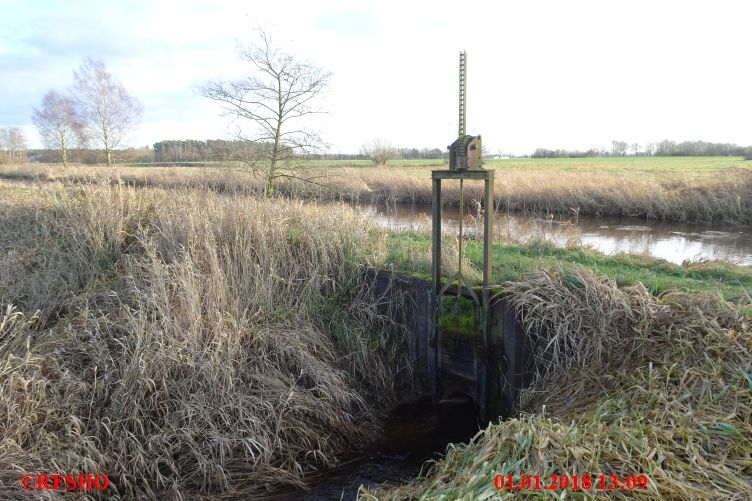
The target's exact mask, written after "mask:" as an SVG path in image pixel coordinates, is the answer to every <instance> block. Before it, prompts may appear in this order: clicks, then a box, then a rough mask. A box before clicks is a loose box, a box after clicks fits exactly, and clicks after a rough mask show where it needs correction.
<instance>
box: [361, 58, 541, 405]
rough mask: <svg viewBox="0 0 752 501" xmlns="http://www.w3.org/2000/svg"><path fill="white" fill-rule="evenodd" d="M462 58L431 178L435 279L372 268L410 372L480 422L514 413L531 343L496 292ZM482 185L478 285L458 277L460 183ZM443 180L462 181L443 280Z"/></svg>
mask: <svg viewBox="0 0 752 501" xmlns="http://www.w3.org/2000/svg"><path fill="white" fill-rule="evenodd" d="M466 84H467V57H466V54H465V53H464V52H462V53H460V92H459V97H460V99H459V131H458V137H457V139H456V140H455V141H454V142H453V143H452V144H451V145H450V146H449V170H434V171H432V172H431V178H432V180H433V181H432V183H433V226H432V230H433V231H432V276H431V280H430V281H429V280H426V279H425V277H419V276H411V275H408V274H395V273H392V272H389V271H385V270H370V271H368V272H367V274H366V278H367V282H370V283H371V289H370V290H371V291H372V296H373V298H372V299H373V302H374V304H375V305H376V308H377V311H378V312H379V313H380V314H382V315H385V316H388V317H390V318H391V319H392V320H393V321H394V322H395V323H397V324H400V325H402V326H403V327H404V331H405V332H406V333H407V335H408V336H409V339H408V344H409V346H410V348H411V351H412V353H413V357H414V372H415V373H416V374H417V375H419V376H423V377H421V378H420V379H423V381H424V387H425V388H426V389H430V391H431V393H432V395H433V398H434V399H435V400H441V399H444V398H453V397H456V396H457V395H463V396H465V397H469V398H470V399H471V400H472V401H473V402H474V403H475V404H476V405H477V407H478V409H479V411H480V415H481V417H482V419H484V420H485V419H495V418H497V417H499V416H502V417H508V416H512V415H515V414H516V413H517V411H518V410H519V406H520V398H519V397H520V390H521V389H523V388H525V387H526V386H528V385H529V384H530V382H531V381H532V378H533V357H532V354H533V347H534V343H533V341H532V340H531V339H530V338H529V337H528V336H527V335H526V333H525V331H524V329H522V326H521V324H520V322H519V320H518V318H517V314H516V312H515V309H514V307H513V306H512V304H511V303H510V302H509V301H508V300H507V299H505V298H504V297H502V296H500V295H499V294H493V292H494V291H496V292H498V289H494V288H493V286H492V281H493V280H492V273H491V272H492V269H491V252H492V249H491V239H492V236H491V220H492V217H493V181H494V171H493V170H486V169H484V168H483V167H482V156H481V153H482V149H481V148H482V146H481V137H480V136H470V135H467V133H466V131H465V118H466V116H465V115H466V112H465V105H466ZM465 180H476V181H483V182H484V187H485V189H484V205H485V216H484V218H483V219H484V221H483V228H484V232H483V283H482V286H481V287H478V286H477V284H475V285H474V284H471V283H468V280H467V279H466V278H465V276H464V275H463V272H462V259H463V248H464V236H463V217H464V203H465V201H464V193H463V190H464V181H465ZM442 181H459V185H460V224H459V235H458V238H459V246H458V249H459V252H458V256H457V258H458V265H457V273H455V274H454V275H453V276H451V277H444V276H442V269H441V263H442V259H441V253H442V249H441V238H442V229H441V205H442V201H441V188H442Z"/></svg>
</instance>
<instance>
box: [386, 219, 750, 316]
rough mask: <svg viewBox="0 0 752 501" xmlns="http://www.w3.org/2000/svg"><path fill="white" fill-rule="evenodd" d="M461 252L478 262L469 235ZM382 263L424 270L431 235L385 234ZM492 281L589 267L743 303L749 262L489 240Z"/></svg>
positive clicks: (627, 281)
mask: <svg viewBox="0 0 752 501" xmlns="http://www.w3.org/2000/svg"><path fill="white" fill-rule="evenodd" d="M465 252H466V254H465V255H466V257H467V258H468V259H469V261H470V262H471V263H472V264H473V265H474V266H475V267H477V268H478V269H481V266H482V263H483V243H482V242H480V241H469V242H467V245H466V251H465ZM386 260H387V264H389V265H391V266H393V267H394V268H395V269H398V270H400V271H406V272H410V273H416V272H417V273H422V274H430V272H431V239H430V236H428V235H424V234H419V233H394V234H392V235H390V237H389V243H388V252H387V257H386ZM492 261H493V263H492V269H493V283H494V284H500V283H502V282H505V281H508V280H519V279H521V278H522V277H524V275H525V274H526V273H528V272H530V271H533V270H535V269H539V268H560V269H564V270H566V269H568V268H571V267H574V266H582V267H586V268H590V269H591V270H593V271H595V272H596V273H599V274H602V275H606V276H608V277H610V278H612V279H614V280H615V281H616V282H617V283H618V284H619V285H633V284H636V283H638V282H640V283H642V284H644V285H645V287H647V288H648V290H650V291H651V292H652V293H653V294H656V295H657V294H660V293H662V292H665V291H668V290H672V289H678V290H683V291H687V292H705V293H713V294H718V295H720V296H721V297H723V298H724V299H726V300H728V301H733V302H738V303H744V302H747V301H748V300H749V295H748V293H750V291H752V268H751V267H748V266H739V265H735V264H731V263H727V262H723V261H708V262H702V263H696V264H691V265H688V266H681V265H677V264H673V263H670V262H668V261H665V260H663V259H656V258H653V257H650V256H645V255H638V254H624V253H621V254H616V255H605V254H602V253H600V252H598V251H595V250H592V249H588V248H583V247H573V248H560V247H555V246H553V245H551V244H546V243H543V244H537V245H528V246H522V245H509V244H494V245H493V259H492Z"/></svg>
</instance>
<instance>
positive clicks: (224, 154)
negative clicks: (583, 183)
mask: <svg viewBox="0 0 752 501" xmlns="http://www.w3.org/2000/svg"><path fill="white" fill-rule="evenodd" d="M264 147H265V146H264V145H263V144H260V143H253V142H250V141H231V140H225V139H209V140H195V139H186V140H170V141H159V142H157V143H154V145H153V147H149V146H144V147H141V148H127V149H122V150H117V151H115V152H114V153H115V156H116V160H117V162H119V163H142V164H151V163H154V164H160V163H166V164H171V165H174V164H176V163H192V164H201V163H208V162H222V161H227V160H234V159H238V158H242V157H243V156H244V155H245V154H247V153H248V152H249V150H253V149H258V148H264ZM5 149H7V150H10V149H9V148H0V150H5ZM23 154H24V159H28V161H30V162H40V163H57V162H60V150H52V149H34V150H25V149H24V150H23ZM69 155H70V161H71V162H74V163H79V164H99V163H104V162H105V161H106V154H105V151H104V150H100V149H88V148H87V149H83V148H79V149H72V150H70V152H69ZM491 156H494V155H491ZM496 156H507V155H496ZM526 156H528V155H523V157H526ZM529 156H530V157H532V158H587V157H623V156H745V158H747V159H748V160H752V146H751V147H746V148H745V147H742V146H739V145H736V144H730V143H709V142H705V141H684V142H681V143H677V142H675V141H668V140H666V141H661V142H659V143H648V144H645V145H640V144H637V143H632V144H628V143H626V142H623V141H613V142H612V148H611V149H605V148H602V147H597V148H595V147H594V148H591V149H589V150H585V151H581V150H564V149H557V150H551V149H546V148H538V149H537V150H535V152H534V153H533V154H532V155H529ZM306 158H308V159H311V160H367V159H368V158H367V157H366V156H365V155H364V154H362V153H326V154H309V155H307V156H306ZM395 158H401V159H404V160H420V159H434V160H445V159H446V158H447V153H446V152H445V151H442V150H441V149H439V148H421V149H418V148H397V156H396V157H395ZM0 160H2V158H0ZM16 162H17V163H20V161H18V160H16Z"/></svg>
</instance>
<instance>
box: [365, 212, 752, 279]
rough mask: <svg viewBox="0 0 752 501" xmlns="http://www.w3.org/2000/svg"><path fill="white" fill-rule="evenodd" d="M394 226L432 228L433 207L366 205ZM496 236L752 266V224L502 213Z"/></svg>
mask: <svg viewBox="0 0 752 501" xmlns="http://www.w3.org/2000/svg"><path fill="white" fill-rule="evenodd" d="M364 210H365V211H366V212H368V213H372V214H375V215H378V217H379V219H380V220H381V221H382V222H383V223H384V224H385V225H386V226H387V227H389V228H392V229H404V228H424V229H428V230H430V228H431V208H430V207H427V206H411V205H389V206H386V205H378V206H371V207H366V208H364ZM477 216H478V215H477V214H475V213H474V212H473V211H466V212H465V217H464V227H465V228H466V231H467V232H468V233H473V232H482V231H483V225H482V222H481V221H480V219H479V218H478V217H477ZM442 219H443V228H445V229H454V230H456V229H457V227H458V225H459V210H458V209H457V208H456V207H444V208H443V209H442ZM493 229H494V235H495V238H502V239H505V240H509V241H528V240H531V239H534V238H544V239H548V240H552V241H555V242H556V243H557V244H559V245H565V244H566V243H567V241H568V240H571V239H579V241H580V242H581V243H582V244H584V245H589V246H592V247H594V248H596V249H598V250H600V251H601V252H604V253H606V254H612V253H616V252H632V253H638V254H640V253H643V252H649V253H650V254H651V255H653V256H655V257H659V258H663V259H665V260H667V261H670V262H673V263H678V264H680V263H682V262H683V261H685V260H698V259H724V260H727V261H732V262H735V263H739V264H744V265H752V227H748V226H729V225H717V224H716V225H701V224H680V223H671V222H660V221H648V220H642V219H635V218H613V217H593V216H579V217H575V216H574V215H572V216H571V217H566V216H565V215H555V216H553V217H550V216H549V218H536V217H532V216H525V215H519V216H517V215H513V216H507V215H504V214H501V215H498V216H497V217H496V218H495V220H494V224H493Z"/></svg>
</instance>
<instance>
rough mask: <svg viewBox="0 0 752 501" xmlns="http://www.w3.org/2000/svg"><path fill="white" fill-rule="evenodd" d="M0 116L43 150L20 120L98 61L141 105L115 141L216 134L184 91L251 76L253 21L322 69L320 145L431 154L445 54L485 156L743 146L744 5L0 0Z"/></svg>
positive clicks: (222, 124)
mask: <svg viewBox="0 0 752 501" xmlns="http://www.w3.org/2000/svg"><path fill="white" fill-rule="evenodd" d="M0 12H2V13H3V15H2V16H0V126H21V127H23V128H24V131H25V132H26V135H27V138H28V142H29V145H30V146H31V147H41V143H40V140H39V137H38V135H37V134H36V131H35V129H34V126H33V125H32V124H31V118H30V117H31V113H32V109H33V107H35V106H37V107H38V106H39V105H40V103H41V100H42V97H43V96H44V94H45V93H46V92H47V91H48V90H51V89H56V90H59V91H63V90H65V89H66V88H67V87H68V86H70V85H71V83H72V80H73V76H72V72H73V70H74V69H75V68H76V67H77V66H78V64H79V63H80V61H81V60H82V58H84V57H87V56H95V57H99V58H101V59H102V60H103V61H104V62H105V64H106V65H107V67H108V69H109V71H110V72H111V73H113V74H114V75H115V76H116V77H117V78H119V79H120V81H121V82H122V83H123V85H124V86H125V88H126V89H127V90H128V91H129V92H130V93H131V94H132V95H134V96H136V97H137V98H138V99H139V100H140V101H141V102H142V103H143V106H144V115H143V119H142V123H141V125H140V126H139V127H138V128H137V129H136V130H135V131H134V132H133V133H132V134H131V136H130V137H129V138H128V141H127V143H128V145H131V146H136V147H139V146H145V145H152V144H154V143H155V142H157V141H160V140H167V139H216V138H226V137H229V135H230V134H231V133H232V131H233V126H232V125H231V122H230V120H229V118H227V117H225V116H222V110H221V108H220V107H219V106H218V105H217V104H216V103H214V102H212V101H210V100H208V99H206V98H204V97H201V96H200V95H199V94H198V93H197V92H196V89H197V88H198V87H199V86H201V85H202V84H205V83H206V82H207V81H208V80H211V79H216V78H223V79H232V78H238V77H241V76H242V75H244V74H245V73H247V71H248V70H249V68H248V66H247V64H246V65H244V64H243V63H242V62H241V61H240V60H239V59H238V57H237V48H238V47H240V46H244V45H247V44H249V43H252V42H253V41H254V40H255V38H254V37H255V32H254V29H256V28H258V27H260V28H262V29H264V30H265V31H266V32H268V33H270V34H271V36H272V39H273V40H274V41H275V42H276V43H279V45H281V46H282V47H283V48H285V49H286V50H288V51H289V52H290V53H292V54H294V55H295V56H296V57H297V58H299V59H301V60H303V61H306V62H309V63H311V64H314V65H316V66H319V67H321V68H323V69H325V70H328V71H330V72H331V73H332V77H331V82H330V85H329V88H328V90H327V92H326V94H325V95H324V96H323V97H322V100H321V102H320V107H321V108H323V109H325V110H327V114H326V115H321V116H318V117H317V119H316V121H315V122H314V123H312V124H311V125H312V126H314V127H315V128H316V129H318V130H319V131H320V132H321V135H322V136H323V138H324V139H325V140H326V141H327V142H328V143H329V144H330V147H329V150H330V151H332V152H357V151H358V150H359V149H360V148H361V146H362V145H363V144H364V143H367V142H370V141H373V140H374V139H381V140H383V141H387V142H391V143H392V144H394V145H396V146H400V147H417V148H423V147H428V148H442V149H443V148H445V147H446V146H447V145H448V144H449V143H451V142H452V141H453V140H454V139H455V137H456V134H457V92H458V89H457V87H458V83H457V71H458V54H459V51H460V50H466V51H467V54H468V70H467V73H468V76H467V79H468V83H467V94H468V97H467V122H468V133H471V134H482V136H483V143H484V146H485V147H487V148H488V150H489V151H491V152H493V153H496V152H505V153H512V154H525V153H531V152H532V151H533V150H534V149H535V148H538V147H546V148H565V149H587V148H590V147H594V146H595V147H606V148H608V147H610V144H611V140H613V139H616V140H623V141H627V142H629V143H630V144H631V143H634V142H637V143H640V144H644V143H646V142H656V141H660V140H663V139H673V140H678V141H682V140H698V139H701V140H705V141H712V142H731V143H737V144H741V145H752V90H751V89H752V64H750V58H751V53H752V50H751V49H752V38H750V34H749V20H750V19H752V2H750V1H749V0H740V1H726V0H713V1H710V0H708V1H704V2H699V1H693V0H684V1H672V0H651V1H642V0H631V1H620V0H609V1H605V0H598V1H580V0H569V1H526V2H522V1H519V0H518V1H505V0H500V1H493V2H491V1H489V2H483V1H476V2H441V1H430V2H422V1H410V2H408V1H401V2H392V1H389V0H379V1H358V0H350V1H332V0H317V1H315V2H311V1H307V2H306V1H301V2H292V1H284V0H277V1H275V2H257V1H248V0H244V1H234V0H233V1H218V0H214V1H204V0H182V1H160V0H146V1H141V0H134V1H120V2H102V1H85V0H66V1H52V0H35V1H30V0H0Z"/></svg>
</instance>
